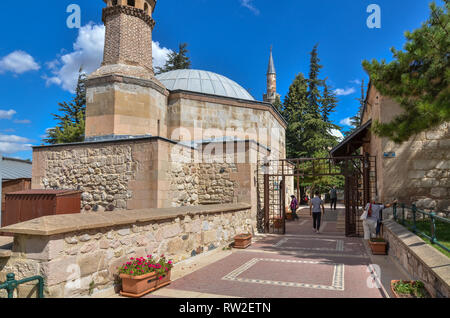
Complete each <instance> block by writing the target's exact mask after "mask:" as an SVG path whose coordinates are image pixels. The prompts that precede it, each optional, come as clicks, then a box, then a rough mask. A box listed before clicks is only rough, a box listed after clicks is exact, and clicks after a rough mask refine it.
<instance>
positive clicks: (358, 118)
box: [344, 80, 366, 137]
mask: <svg viewBox="0 0 450 318" xmlns="http://www.w3.org/2000/svg"><path fill="white" fill-rule="evenodd" d="M365 99H366V91H365V86H364V80H362V81H361V98H357V99H356V100H357V101H358V102H359V108H358V112H357V113H356V115H355V116H353V117H351V118H350V124H351V125H352V126H353V128H351V129H350V130H348V131H346V132H345V133H344V135H345V137H348V136H350V135H351V134H352V133H353V132H354V131H355V130H357V129H358V128H359V127H360V126H361V125H362V124H363V122H362V112H363V110H364V106H365Z"/></svg>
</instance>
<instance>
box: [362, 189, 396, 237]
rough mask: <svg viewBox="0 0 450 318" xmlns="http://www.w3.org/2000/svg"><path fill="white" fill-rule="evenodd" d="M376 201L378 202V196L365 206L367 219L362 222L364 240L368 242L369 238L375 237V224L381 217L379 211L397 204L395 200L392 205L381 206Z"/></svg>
mask: <svg viewBox="0 0 450 318" xmlns="http://www.w3.org/2000/svg"><path fill="white" fill-rule="evenodd" d="M378 201H379V198H378V196H375V198H374V199H373V200H372V202H371V203H367V205H366V208H365V211H367V218H366V219H365V220H363V228H364V239H365V240H370V239H371V238H373V237H375V235H376V230H377V224H378V221H379V220H380V217H381V211H382V210H383V209H386V208H390V207H391V206H392V205H394V204H395V203H397V200H395V201H394V202H393V203H390V204H386V205H383V204H379V203H376V202H378Z"/></svg>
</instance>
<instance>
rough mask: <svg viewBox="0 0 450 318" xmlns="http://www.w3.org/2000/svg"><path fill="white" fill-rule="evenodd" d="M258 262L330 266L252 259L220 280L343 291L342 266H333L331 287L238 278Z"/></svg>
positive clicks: (306, 262) (281, 260) (307, 262)
mask: <svg viewBox="0 0 450 318" xmlns="http://www.w3.org/2000/svg"><path fill="white" fill-rule="evenodd" d="M258 262H280V263H297V264H325V265H330V264H328V263H325V262H312V261H294V260H283V259H270V258H254V259H252V260H251V261H250V262H248V263H246V264H244V265H242V266H241V267H239V268H238V269H236V270H234V271H233V272H231V273H230V274H228V275H227V276H225V277H223V278H222V280H230V281H237V282H241V283H252V284H264V285H275V286H286V287H297V288H314V289H328V290H344V264H333V265H334V272H333V280H332V281H333V284H332V285H331V286H325V285H315V284H304V283H293V282H280V281H272V280H262V279H247V278H239V277H238V276H239V275H241V274H242V273H244V272H245V271H247V270H248V269H249V268H251V267H252V266H254V265H255V264H256V263H258Z"/></svg>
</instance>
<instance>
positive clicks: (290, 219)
mask: <svg viewBox="0 0 450 318" xmlns="http://www.w3.org/2000/svg"><path fill="white" fill-rule="evenodd" d="M286 219H288V220H289V221H292V220H293V219H294V214H292V212H289V213H286Z"/></svg>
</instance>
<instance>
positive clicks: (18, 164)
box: [0, 157, 32, 181]
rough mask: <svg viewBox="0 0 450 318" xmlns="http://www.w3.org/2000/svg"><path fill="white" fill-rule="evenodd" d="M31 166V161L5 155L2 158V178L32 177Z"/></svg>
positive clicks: (0, 162) (0, 161)
mask: <svg viewBox="0 0 450 318" xmlns="http://www.w3.org/2000/svg"><path fill="white" fill-rule="evenodd" d="M31 166H32V164H31V162H30V161H25V160H20V159H13V158H6V157H3V158H2V159H1V160H0V173H1V176H2V180H3V181H5V180H14V179H23V178H27V179H31Z"/></svg>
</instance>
